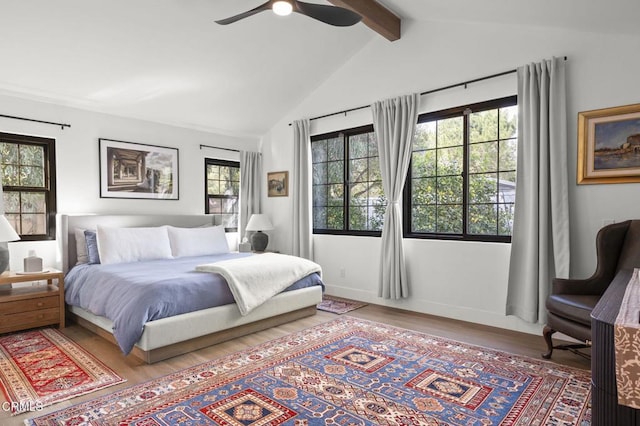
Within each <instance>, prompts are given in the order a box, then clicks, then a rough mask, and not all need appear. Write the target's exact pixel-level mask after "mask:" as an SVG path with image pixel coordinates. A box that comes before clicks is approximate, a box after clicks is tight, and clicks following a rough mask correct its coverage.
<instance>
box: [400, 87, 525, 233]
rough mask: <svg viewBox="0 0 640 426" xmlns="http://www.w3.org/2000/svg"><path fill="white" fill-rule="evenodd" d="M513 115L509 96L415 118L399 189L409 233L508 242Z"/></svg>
mask: <svg viewBox="0 0 640 426" xmlns="http://www.w3.org/2000/svg"><path fill="white" fill-rule="evenodd" d="M517 118H518V110H517V105H516V98H515V97H509V98H503V99H498V100H495V101H489V102H483V103H481V104H475V105H469V106H464V107H460V108H455V109H451V110H446V111H442V112H436V113H429V114H423V115H421V116H420V117H419V120H418V125H417V128H416V138H415V142H414V146H413V152H412V157H411V171H410V174H409V176H410V178H409V179H408V183H407V185H406V187H405V210H406V212H405V233H406V234H407V236H414V237H419V236H428V237H436V238H446V237H453V238H463V239H471V240H485V241H508V240H509V238H510V236H511V230H512V227H513V207H514V202H515V188H516V186H515V183H516V182H515V181H516V157H517V139H516V138H517Z"/></svg>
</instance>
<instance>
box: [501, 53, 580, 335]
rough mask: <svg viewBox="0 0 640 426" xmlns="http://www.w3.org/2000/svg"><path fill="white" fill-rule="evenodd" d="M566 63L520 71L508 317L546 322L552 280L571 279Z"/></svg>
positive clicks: (560, 61) (555, 61) (559, 60)
mask: <svg viewBox="0 0 640 426" xmlns="http://www.w3.org/2000/svg"><path fill="white" fill-rule="evenodd" d="M566 109H567V108H566V82H565V64H564V60H563V59H562V58H553V59H552V60H546V61H543V62H541V63H535V64H530V65H526V66H523V67H520V68H518V170H517V184H516V202H515V216H514V221H513V236H512V238H511V261H510V265H509V284H508V291H507V305H506V313H507V315H516V316H518V317H519V318H522V319H523V320H525V321H528V322H531V323H536V322H539V323H544V322H546V309H545V301H546V298H547V295H548V294H549V288H550V285H551V279H552V278H553V277H554V276H555V277H560V278H567V277H568V276H569V201H568V194H567V187H568V177H567V112H566Z"/></svg>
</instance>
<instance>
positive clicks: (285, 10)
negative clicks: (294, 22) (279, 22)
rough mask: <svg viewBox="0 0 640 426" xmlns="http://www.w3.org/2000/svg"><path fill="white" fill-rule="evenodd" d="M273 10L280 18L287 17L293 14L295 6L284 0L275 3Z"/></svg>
mask: <svg viewBox="0 0 640 426" xmlns="http://www.w3.org/2000/svg"><path fill="white" fill-rule="evenodd" d="M271 8H272V10H273V13H275V14H276V15H279V16H287V15H290V14H291V12H293V6H292V5H291V3H289V2H288V1H284V0H280V1H277V2H275V3H273V6H272V7H271Z"/></svg>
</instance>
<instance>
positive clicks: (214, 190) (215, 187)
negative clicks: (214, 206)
mask: <svg viewBox="0 0 640 426" xmlns="http://www.w3.org/2000/svg"><path fill="white" fill-rule="evenodd" d="M207 194H209V195H218V194H220V181H217V180H210V181H208V182H207Z"/></svg>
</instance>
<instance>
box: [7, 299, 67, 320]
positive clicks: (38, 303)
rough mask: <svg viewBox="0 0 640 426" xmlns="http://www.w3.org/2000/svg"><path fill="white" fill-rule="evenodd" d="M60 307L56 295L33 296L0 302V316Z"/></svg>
mask: <svg viewBox="0 0 640 426" xmlns="http://www.w3.org/2000/svg"><path fill="white" fill-rule="evenodd" d="M51 308H58V309H59V308H60V298H59V297H58V296H47V297H35V298H33V299H25V300H14V301H11V302H4V303H0V317H2V316H3V315H11V314H17V313H20V312H29V311H38V310H41V309H51Z"/></svg>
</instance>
